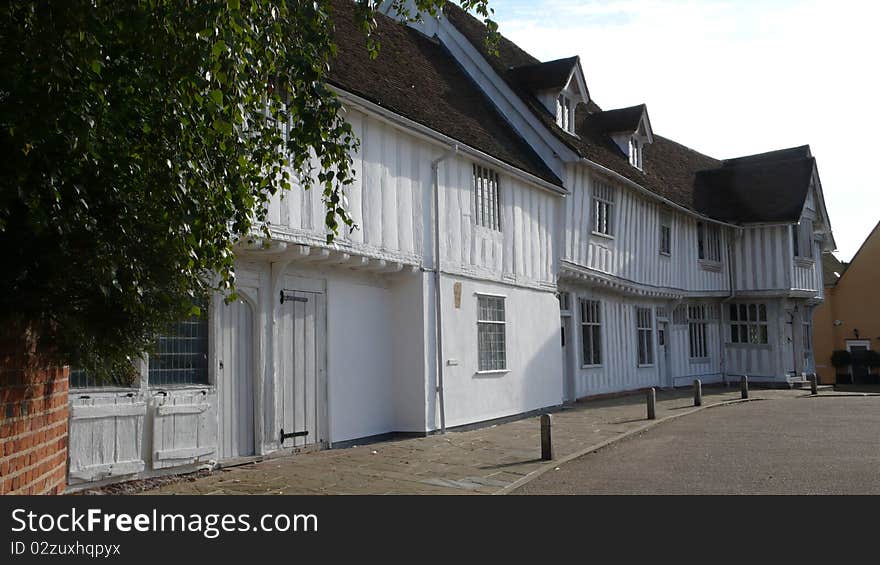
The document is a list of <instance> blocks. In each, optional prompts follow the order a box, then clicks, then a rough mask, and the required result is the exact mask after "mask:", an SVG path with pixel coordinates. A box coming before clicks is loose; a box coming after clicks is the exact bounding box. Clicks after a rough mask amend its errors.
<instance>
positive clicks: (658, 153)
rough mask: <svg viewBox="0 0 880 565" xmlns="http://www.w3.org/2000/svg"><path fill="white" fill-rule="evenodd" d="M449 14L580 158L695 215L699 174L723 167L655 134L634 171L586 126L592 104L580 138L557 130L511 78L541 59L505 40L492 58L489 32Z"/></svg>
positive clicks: (580, 116) (582, 111) (581, 120)
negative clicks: (696, 176) (516, 70)
mask: <svg viewBox="0 0 880 565" xmlns="http://www.w3.org/2000/svg"><path fill="white" fill-rule="evenodd" d="M444 13H445V15H446V17H447V19H448V20H449V21H450V23H452V25H454V26H455V28H456V29H457V30H458V31H459V32H461V34H462V35H464V36H465V38H467V40H468V41H469V42H470V43H471V45H472V46H473V47H474V48H475V49H476V50H477V51H479V52H480V54H482V55H483V58H484V59H485V60H486V61H487V62H488V63H489V64H490V65H491V66H492V68H493V69H494V70H495V72H496V73H497V74H498V76H500V77H501V78H502V79H503V80H504V81H505V82H506V83H507V85H508V86H509V87H510V88H511V90H513V91H514V92H515V93H516V94H517V95H518V96H519V97H520V99H521V100H522V101H523V102H524V103H525V104H526V105H527V106H528V107H529V109H530V110H531V111H532V113H533V114H534V115H535V116H536V117H537V118H538V119H539V120H540V121H541V122H542V123H543V124H544V126H546V128H547V129H548V130H549V131H551V132H552V133H553V134H554V135H555V136H556V137H557V138H558V139H559V140H560V141H562V143H564V144H565V145H566V146H567V147H569V148H570V149H571V150H572V151H574V152H575V153H576V154H577V155H579V156H580V157H582V158H584V159H589V160H590V161H592V162H594V163H596V164H598V165H600V166H602V167H605V168H607V169H610V170H611V171H613V172H615V173H617V174H619V175H621V176H623V177H625V178H627V179H628V180H630V181H632V182H635V183H637V184H639V185H641V186H642V187H644V188H646V189H647V190H649V191H651V192H654V193H655V194H657V195H659V196H661V197H663V198H667V199H669V200H671V201H672V202H674V203H675V204H678V205H679V206H683V207H685V208H689V209H691V210H695V208H694V203H693V183H694V172H695V171H698V170H700V169H707V168H710V167H715V166H718V165H720V164H721V162H720V161H718V160H716V159H713V158H711V157H708V156H706V155H703V154H701V153H699V152H697V151H694V150H693V149H690V148H688V147H685V146H683V145H681V144H679V143H676V142H674V141H671V140H669V139H666V138H663V137H661V136H659V135H657V134H656V133H655V134H654V143H652V144H651V145H648V146H647V147H645V148H644V150H643V165H642V169H641V170H639V169H637V168H635V167H633V166H632V165H630V163H629V157H628V156H627V155H624V154H623V152H622V151H621V150H620V148H619V147H618V146H617V145H616V144H615V143H614V142H613V141H612V140H611V138H610V137H609V136H608V134H607V133H606V132H605V131H602V129H600V128H596V127H594V126H593V124H592V123H589V122H588V121H587V120H586V118H587V116H588V115H589V114H592V113H596V112H601V111H602V110H601V108H600V107H599V106H598V105H597V104H596V103H595V102H594V101H593V100H592V99H591V100H590V101H589V102H588V103H587V104H579V105H578V106H577V108H576V109H575V132H576V133H577V137H575V136H572V135H571V134H569V133H568V132H566V131H565V130H563V129H562V128H560V127H559V126H558V125H557V124H556V117H555V116H553V115H551V114H550V112H548V111H547V109H546V108H545V107H544V105H543V104H541V102H540V101H539V100H538V99H537V98H536V97H535V96H534V94H533V93H532V92H531V91H530V90H528V89H527V88H525V87H524V86H523V85H522V84H520V83H518V82H517V81H516V80H515V78H514V76H513V75H511V73H509V72H508V71H509V69H511V68H515V67H519V66H522V65H530V64H531V65H534V64H537V63H540V61H539V60H538V59H536V58H535V57H533V56H532V55H530V54H528V53H527V52H525V51H523V50H522V49H521V48H520V47H519V46H517V45H516V44H515V43H513V42H512V41H510V40H509V39H507V38H506V37H504V36H501V37H500V38H499V42H498V45H497V51H498V54H497V55H493V54H490V53H489V52H488V49H487V48H486V41H485V39H486V27H485V25H483V23H482V22H480V21H479V20H477V19H476V18H474V17H473V16H471V15H470V14H468V13H467V12H465V11H464V10H462V9H461V8H459V7H458V6H455V5H454V4H452V3H447V4H446V6H445V8H444Z"/></svg>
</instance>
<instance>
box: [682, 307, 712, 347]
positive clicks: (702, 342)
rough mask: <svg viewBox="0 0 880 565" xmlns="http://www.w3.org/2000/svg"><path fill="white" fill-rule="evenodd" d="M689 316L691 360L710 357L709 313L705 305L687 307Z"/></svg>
mask: <svg viewBox="0 0 880 565" xmlns="http://www.w3.org/2000/svg"><path fill="white" fill-rule="evenodd" d="M687 314H688V353H689V356H690V358H691V359H706V358H708V357H709V339H708V336H707V329H708V324H707V323H706V320H707V319H708V312H707V309H706V306H705V305H703V304H691V305H689V306H688V307H687Z"/></svg>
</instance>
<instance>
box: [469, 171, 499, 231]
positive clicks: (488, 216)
mask: <svg viewBox="0 0 880 565" xmlns="http://www.w3.org/2000/svg"><path fill="white" fill-rule="evenodd" d="M498 180H499V177H498V173H497V172H496V171H494V170H492V169H489V168H487V167H481V166H480V165H477V164H476V163H474V223H476V224H477V225H478V226H483V227H484V228H489V229H490V230H495V231H501V198H500V195H499V182H498Z"/></svg>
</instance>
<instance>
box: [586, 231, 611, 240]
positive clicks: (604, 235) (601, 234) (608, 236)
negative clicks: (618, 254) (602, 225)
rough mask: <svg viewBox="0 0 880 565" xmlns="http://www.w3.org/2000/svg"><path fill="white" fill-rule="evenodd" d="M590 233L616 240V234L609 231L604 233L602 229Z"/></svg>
mask: <svg viewBox="0 0 880 565" xmlns="http://www.w3.org/2000/svg"><path fill="white" fill-rule="evenodd" d="M590 233H591V234H593V235H595V236H596V237H601V238H603V239H610V240H612V241H613V240H614V236H613V235H611V234H609V233H602V232H600V231H591V232H590Z"/></svg>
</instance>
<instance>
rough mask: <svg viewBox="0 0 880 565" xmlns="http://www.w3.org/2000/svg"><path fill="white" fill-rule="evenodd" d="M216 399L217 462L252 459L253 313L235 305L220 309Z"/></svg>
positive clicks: (246, 306) (240, 303)
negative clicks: (221, 460)
mask: <svg viewBox="0 0 880 565" xmlns="http://www.w3.org/2000/svg"><path fill="white" fill-rule="evenodd" d="M218 337H219V342H220V343H219V344H218V348H217V350H218V353H219V359H218V361H217V369H218V370H217V396H218V400H219V407H218V410H219V415H218V416H219V420H220V422H219V423H220V459H228V458H231V457H243V456H247V455H253V454H254V453H255V449H254V312H253V308H251V306H250V304H248V303H247V302H243V301H240V300H239V301H236V302H233V303H231V304H223V305H221V306H220V331H219V335H218Z"/></svg>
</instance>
